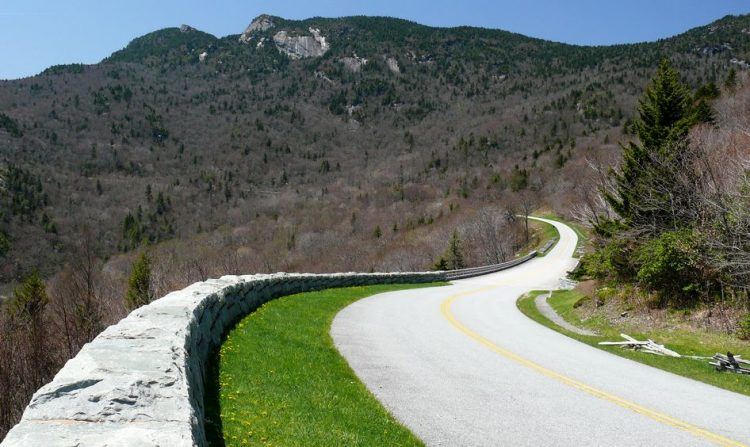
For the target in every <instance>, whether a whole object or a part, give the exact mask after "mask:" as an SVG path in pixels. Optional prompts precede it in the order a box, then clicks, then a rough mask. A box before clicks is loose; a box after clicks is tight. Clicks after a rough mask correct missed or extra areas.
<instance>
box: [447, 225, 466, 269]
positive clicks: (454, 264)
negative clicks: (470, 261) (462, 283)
mask: <svg viewBox="0 0 750 447" xmlns="http://www.w3.org/2000/svg"><path fill="white" fill-rule="evenodd" d="M445 261H446V263H447V264H448V268H449V269H452V270H456V269H462V268H464V267H465V266H466V264H465V263H464V255H463V252H462V251H461V239H460V238H459V237H458V231H454V232H453V235H452V236H451V240H450V244H449V245H448V251H446V253H445Z"/></svg>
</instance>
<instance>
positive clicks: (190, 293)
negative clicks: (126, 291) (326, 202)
mask: <svg viewBox="0 0 750 447" xmlns="http://www.w3.org/2000/svg"><path fill="white" fill-rule="evenodd" d="M445 279H446V275H445V273H444V272H435V273H382V274H378V273H373V274H358V273H341V274H329V275H310V274H283V273H280V274H274V275H251V276H225V277H222V278H221V279H217V280H208V281H205V282H200V283H196V284H193V285H192V286H190V287H188V288H186V289H183V290H180V291H177V292H173V293H170V294H169V295H167V296H165V297H163V298H161V299H159V300H156V301H154V302H153V303H151V304H149V305H148V306H144V307H141V308H140V309H137V310H135V311H133V312H132V313H131V314H130V315H128V316H127V317H126V318H124V319H123V320H122V321H120V322H119V323H117V324H116V325H114V326H110V327H109V328H107V329H106V330H105V331H104V332H102V333H101V334H100V335H99V336H98V337H96V338H95V339H94V340H93V341H92V342H91V343H89V344H87V345H86V346H84V347H83V349H81V351H80V352H79V353H78V355H77V356H76V357H74V358H73V359H71V360H69V361H68V362H67V363H66V364H65V366H64V367H63V368H62V369H61V370H60V372H59V373H58V374H57V375H56V376H55V378H54V379H53V380H52V382H50V383H49V384H47V385H45V386H44V387H42V388H40V389H39V391H37V392H36V394H34V397H33V398H32V400H31V403H30V404H29V406H28V407H27V408H26V411H25V412H24V414H23V418H22V420H21V422H20V423H19V424H18V425H16V426H15V427H14V428H13V429H12V430H11V431H10V433H8V436H7V437H6V438H5V440H4V441H3V443H2V446H3V447H11V446H13V447H15V446H28V447H32V446H33V447H37V446H45V447H54V446H71V447H72V446H163V447H164V446H166V447H180V446H193V445H199V446H202V445H205V444H206V438H205V432H204V426H203V396H204V390H205V385H204V382H205V380H204V379H205V375H206V368H205V366H206V361H207V360H208V358H209V356H210V355H211V352H212V351H213V350H214V349H216V348H217V347H218V346H219V344H220V343H221V340H222V336H223V335H224V334H225V332H226V331H227V330H228V329H229V328H230V326H231V325H232V324H233V323H234V322H236V321H237V320H238V319H239V318H241V317H243V316H245V315H247V314H249V313H250V312H252V311H253V310H254V309H256V308H257V307H259V306H260V305H262V304H263V303H265V302H267V301H269V300H271V299H274V298H277V297H279V296H283V295H289V294H293V293H299V292H305V291H312V290H321V289H326V288H331V287H346V286H355V285H370V284H388V283H423V282H433V281H443V280H445Z"/></svg>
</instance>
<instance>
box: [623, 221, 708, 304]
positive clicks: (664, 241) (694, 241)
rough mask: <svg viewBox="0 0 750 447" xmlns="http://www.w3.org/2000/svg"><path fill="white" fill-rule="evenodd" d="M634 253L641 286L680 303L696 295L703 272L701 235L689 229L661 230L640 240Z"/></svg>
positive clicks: (691, 299)
mask: <svg viewBox="0 0 750 447" xmlns="http://www.w3.org/2000/svg"><path fill="white" fill-rule="evenodd" d="M635 257H636V260H637V263H638V265H639V268H638V273H637V279H638V282H639V283H640V284H642V285H643V286H645V287H647V288H648V289H651V290H655V291H657V292H659V293H660V294H662V295H666V296H665V297H666V298H672V297H673V298H675V299H677V300H678V301H681V302H682V303H683V304H687V303H686V301H687V302H692V301H694V300H695V299H696V297H697V296H698V293H699V291H700V288H701V284H702V282H703V281H702V279H703V276H704V275H703V269H702V268H701V243H700V237H699V236H698V235H697V234H696V233H695V232H693V231H692V230H679V231H668V232H665V233H662V234H661V235H659V236H658V237H656V238H654V239H651V240H649V241H647V242H646V243H645V244H643V245H642V246H641V247H640V248H639V249H638V251H637V253H636V256H635Z"/></svg>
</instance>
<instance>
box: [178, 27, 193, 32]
mask: <svg viewBox="0 0 750 447" xmlns="http://www.w3.org/2000/svg"><path fill="white" fill-rule="evenodd" d="M191 31H195V28H193V27H192V26H190V25H180V32H181V33H189V32H191Z"/></svg>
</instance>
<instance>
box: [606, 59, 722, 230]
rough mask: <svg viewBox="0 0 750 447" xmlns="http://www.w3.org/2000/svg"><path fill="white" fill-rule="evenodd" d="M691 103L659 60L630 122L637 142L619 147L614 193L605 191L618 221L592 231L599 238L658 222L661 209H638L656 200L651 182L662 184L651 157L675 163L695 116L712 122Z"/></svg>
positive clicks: (674, 73)
mask: <svg viewBox="0 0 750 447" xmlns="http://www.w3.org/2000/svg"><path fill="white" fill-rule="evenodd" d="M692 103H693V100H692V95H691V94H690V91H689V89H688V88H687V87H686V86H685V85H683V84H682V82H681V81H680V78H679V73H677V71H676V70H675V69H674V68H672V66H671V64H670V63H669V61H667V60H663V61H662V62H661V63H660V64H659V68H658V70H657V72H656V75H655V76H654V79H653V80H652V82H651V84H650V85H649V86H648V87H647V88H646V92H645V94H644V96H643V97H642V98H641V100H640V101H639V108H638V112H639V113H638V117H637V118H636V119H635V120H634V122H633V128H634V130H635V133H636V135H637V136H638V139H639V142H630V143H629V144H628V145H623V161H622V164H621V165H620V169H619V170H618V171H613V172H612V173H611V174H612V176H613V178H614V182H615V189H616V191H615V192H614V193H611V192H608V191H607V192H605V199H606V200H607V202H608V203H609V205H610V206H611V207H612V208H613V209H614V210H615V212H617V214H618V215H619V216H620V217H621V218H622V220H621V221H619V222H612V221H606V220H605V221H604V223H603V224H601V225H599V226H598V227H597V228H596V230H597V231H598V232H599V233H601V234H604V235H608V234H609V235H611V233H612V226H613V225H614V226H615V227H617V226H620V225H624V226H630V225H632V224H634V223H643V221H648V222H653V221H654V220H656V219H659V218H660V217H661V216H658V212H659V207H654V206H653V204H651V206H648V207H642V206H641V205H642V204H643V203H642V199H643V198H644V197H649V198H650V199H651V200H654V196H653V192H654V188H653V185H654V181H655V180H660V181H661V182H662V183H663V178H660V177H659V176H661V175H663V174H664V173H663V172H660V171H659V169H658V167H657V164H655V163H654V160H655V157H657V158H659V159H661V160H672V161H673V162H674V161H677V160H679V157H680V156H681V153H682V151H683V148H684V145H683V144H680V143H682V142H683V141H684V139H685V137H686V136H687V132H688V130H689V129H690V126H692V125H693V124H695V123H696V122H697V121H698V119H699V117H700V118H702V119H708V118H710V115H709V114H708V113H707V111H706V109H705V107H702V108H701V110H700V111H696V109H695V108H694V107H693V105H692ZM706 106H707V104H706ZM709 110H710V109H709ZM656 200H658V198H657V199H656Z"/></svg>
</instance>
